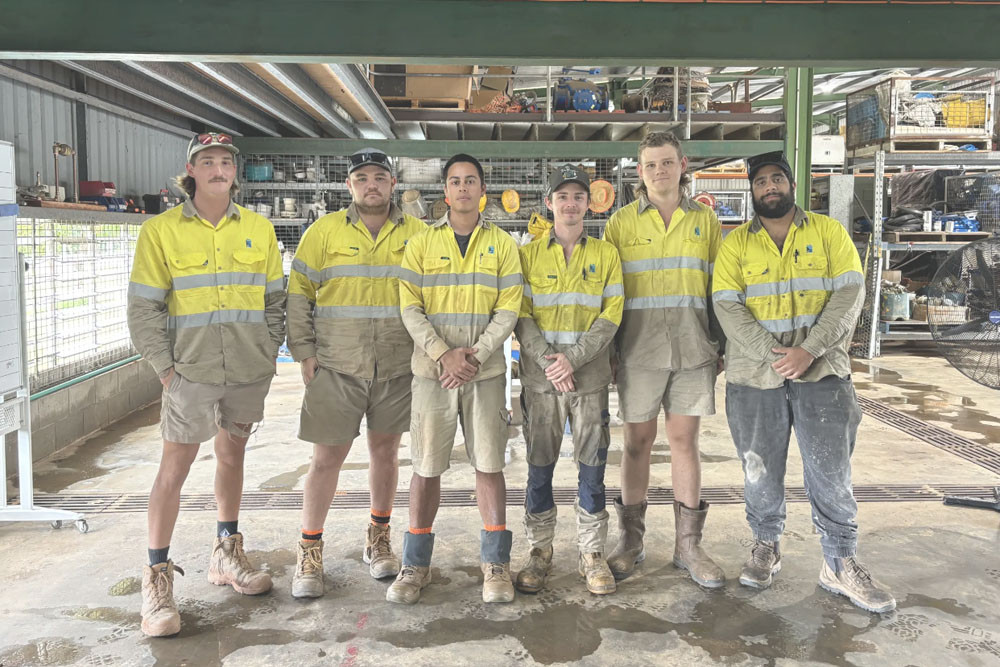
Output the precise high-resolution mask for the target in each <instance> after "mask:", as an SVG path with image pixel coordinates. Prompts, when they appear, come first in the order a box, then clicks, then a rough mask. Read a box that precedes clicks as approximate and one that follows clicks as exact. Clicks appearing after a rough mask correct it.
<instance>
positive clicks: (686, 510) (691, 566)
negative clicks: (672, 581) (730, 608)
mask: <svg viewBox="0 0 1000 667" xmlns="http://www.w3.org/2000/svg"><path fill="white" fill-rule="evenodd" d="M707 517H708V503H706V502H705V501H704V500H703V501H701V507H699V508H698V509H696V510H693V509H691V508H690V507H687V506H686V505H684V504H683V503H679V502H677V501H676V500H675V501H674V531H675V538H674V539H675V542H674V565H676V566H677V567H679V568H681V569H684V570H687V571H688V574H690V575H691V578H692V579H694V580H695V582H697V583H698V584H699V585H700V586H704V587H705V588H720V587H721V586H724V585H725V584H726V573H725V572H723V571H722V568H721V567H719V566H718V565H716V564H715V561H713V560H712V559H711V557H709V555H708V554H707V553H705V550H704V549H702V548H701V533H702V529H703V528H704V527H705V519H706V518H707Z"/></svg>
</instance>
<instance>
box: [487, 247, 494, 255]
mask: <svg viewBox="0 0 1000 667" xmlns="http://www.w3.org/2000/svg"><path fill="white" fill-rule="evenodd" d="M487 252H489V253H490V254H491V255H492V254H494V252H495V251H494V250H493V246H490V247H489V248H488V250H487Z"/></svg>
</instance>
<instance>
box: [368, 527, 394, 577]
mask: <svg viewBox="0 0 1000 667" xmlns="http://www.w3.org/2000/svg"><path fill="white" fill-rule="evenodd" d="M361 559H362V560H363V561H364V562H366V563H368V571H369V572H370V573H371V575H372V577H373V578H375V579H383V578H385V577H395V576H396V575H397V574H398V573H399V559H398V558H396V554H394V553H392V543H391V542H390V541H389V524H378V525H377V524H374V523H369V524H368V533H367V534H366V535H365V552H364V554H363V555H362V556H361Z"/></svg>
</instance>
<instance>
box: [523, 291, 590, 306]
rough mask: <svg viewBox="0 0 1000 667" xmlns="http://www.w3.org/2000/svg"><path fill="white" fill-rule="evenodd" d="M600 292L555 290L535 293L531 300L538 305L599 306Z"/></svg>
mask: <svg viewBox="0 0 1000 667" xmlns="http://www.w3.org/2000/svg"><path fill="white" fill-rule="evenodd" d="M601 299H602V297H601V295H600V294H584V293H582V292H556V293H555V294H536V295H534V296H533V297H532V298H531V300H532V303H534V304H535V305H536V306H538V307H544V306H589V307H591V308H600V307H601Z"/></svg>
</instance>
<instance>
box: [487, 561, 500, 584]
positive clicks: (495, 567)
mask: <svg viewBox="0 0 1000 667" xmlns="http://www.w3.org/2000/svg"><path fill="white" fill-rule="evenodd" d="M503 575H504V571H503V564H502V563H490V565H489V571H488V572H487V573H486V580H487V581H490V580H492V579H496V578H498V577H499V578H502V577H503Z"/></svg>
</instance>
